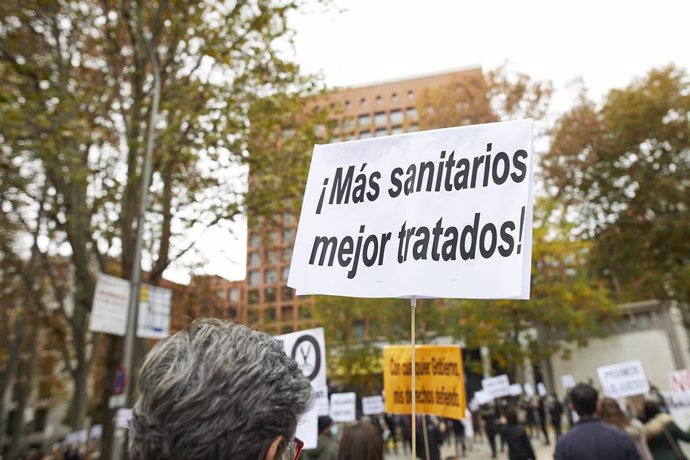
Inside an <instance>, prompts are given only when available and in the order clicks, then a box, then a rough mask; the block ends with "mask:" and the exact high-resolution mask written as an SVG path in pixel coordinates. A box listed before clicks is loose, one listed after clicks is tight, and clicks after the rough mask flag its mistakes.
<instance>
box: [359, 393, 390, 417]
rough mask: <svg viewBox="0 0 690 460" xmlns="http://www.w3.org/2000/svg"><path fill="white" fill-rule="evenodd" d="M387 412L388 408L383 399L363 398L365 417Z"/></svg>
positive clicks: (375, 397) (377, 397) (378, 396)
mask: <svg viewBox="0 0 690 460" xmlns="http://www.w3.org/2000/svg"><path fill="white" fill-rule="evenodd" d="M384 412H386V406H385V405H384V404H383V397H382V396H381V395H377V396H365V397H363V398H362V413H363V414H364V415H377V414H383V413H384Z"/></svg>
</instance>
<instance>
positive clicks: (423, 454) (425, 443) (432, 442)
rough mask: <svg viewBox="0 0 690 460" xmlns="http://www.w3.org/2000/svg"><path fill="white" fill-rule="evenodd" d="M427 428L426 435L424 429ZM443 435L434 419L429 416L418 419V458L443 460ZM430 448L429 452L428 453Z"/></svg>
mask: <svg viewBox="0 0 690 460" xmlns="http://www.w3.org/2000/svg"><path fill="white" fill-rule="evenodd" d="M425 426H426V433H425V432H424V431H425V430H424V427H425ZM442 444H443V434H441V430H440V429H439V427H438V424H437V423H436V422H435V421H434V417H429V416H428V415H424V416H421V417H419V418H417V452H416V454H417V458H421V459H424V460H426V459H428V460H441V445H442ZM427 447H428V449H429V450H428V452H427Z"/></svg>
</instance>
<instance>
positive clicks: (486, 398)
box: [474, 390, 494, 405]
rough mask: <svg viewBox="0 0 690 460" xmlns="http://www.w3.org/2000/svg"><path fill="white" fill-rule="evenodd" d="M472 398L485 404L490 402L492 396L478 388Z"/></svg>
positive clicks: (478, 402)
mask: <svg viewBox="0 0 690 460" xmlns="http://www.w3.org/2000/svg"><path fill="white" fill-rule="evenodd" d="M474 400H475V401H476V402H477V404H480V405H481V404H486V403H490V402H491V401H493V400H494V398H492V397H491V395H490V394H489V393H488V392H486V391H484V390H479V391H475V392H474Z"/></svg>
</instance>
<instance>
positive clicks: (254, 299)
mask: <svg viewBox="0 0 690 460" xmlns="http://www.w3.org/2000/svg"><path fill="white" fill-rule="evenodd" d="M247 301H248V302H249V305H256V304H257V303H259V290H258V289H251V290H250V291H249V292H247Z"/></svg>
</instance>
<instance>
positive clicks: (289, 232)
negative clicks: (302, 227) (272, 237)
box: [283, 228, 295, 244]
mask: <svg viewBox="0 0 690 460" xmlns="http://www.w3.org/2000/svg"><path fill="white" fill-rule="evenodd" d="M294 238H295V231H294V230H293V229H291V228H286V229H285V230H283V243H285V244H291V243H292V240H293V239H294Z"/></svg>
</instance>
